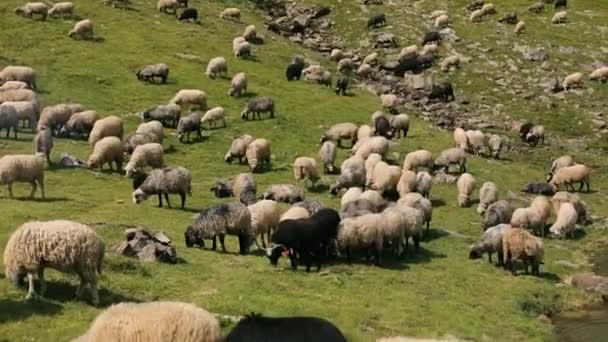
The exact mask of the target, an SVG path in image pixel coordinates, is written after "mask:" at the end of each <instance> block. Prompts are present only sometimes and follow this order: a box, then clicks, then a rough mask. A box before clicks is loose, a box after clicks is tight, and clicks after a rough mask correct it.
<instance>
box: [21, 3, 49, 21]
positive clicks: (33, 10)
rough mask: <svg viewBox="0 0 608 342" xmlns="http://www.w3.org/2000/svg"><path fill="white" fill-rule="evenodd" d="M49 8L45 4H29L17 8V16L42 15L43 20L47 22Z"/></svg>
mask: <svg viewBox="0 0 608 342" xmlns="http://www.w3.org/2000/svg"><path fill="white" fill-rule="evenodd" d="M48 10H49V7H48V6H47V4H45V3H44V2H28V3H26V4H25V5H23V6H20V7H17V8H15V13H16V14H21V15H25V16H28V17H33V16H34V14H36V15H40V16H41V19H42V20H46V16H47V14H48Z"/></svg>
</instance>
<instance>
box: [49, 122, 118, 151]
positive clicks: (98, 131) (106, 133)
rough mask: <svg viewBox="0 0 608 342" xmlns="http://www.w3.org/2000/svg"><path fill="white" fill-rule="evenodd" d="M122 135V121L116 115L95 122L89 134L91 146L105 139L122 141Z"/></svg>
mask: <svg viewBox="0 0 608 342" xmlns="http://www.w3.org/2000/svg"><path fill="white" fill-rule="evenodd" d="M40 121H42V120H40ZM122 135H123V121H122V119H121V118H119V117H118V116H114V115H110V116H106V117H105V118H103V119H99V120H97V121H95V124H94V125H93V129H92V130H91V133H90V134H89V145H91V146H94V145H95V143H96V142H98V141H99V140H101V139H103V138H105V137H118V138H119V139H122Z"/></svg>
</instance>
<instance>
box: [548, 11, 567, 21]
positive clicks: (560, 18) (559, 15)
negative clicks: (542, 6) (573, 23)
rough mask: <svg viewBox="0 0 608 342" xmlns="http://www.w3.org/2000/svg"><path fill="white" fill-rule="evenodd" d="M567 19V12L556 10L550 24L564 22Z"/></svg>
mask: <svg viewBox="0 0 608 342" xmlns="http://www.w3.org/2000/svg"><path fill="white" fill-rule="evenodd" d="M567 21H568V12H566V11H561V12H557V13H555V15H553V18H551V23H552V24H565V23H566V22H567Z"/></svg>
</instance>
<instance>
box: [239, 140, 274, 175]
mask: <svg viewBox="0 0 608 342" xmlns="http://www.w3.org/2000/svg"><path fill="white" fill-rule="evenodd" d="M245 157H246V158H247V163H248V164H249V169H250V171H251V172H255V171H258V170H260V169H261V168H262V166H264V167H266V168H270V142H269V141H268V140H266V139H261V138H258V139H255V140H254V141H252V142H251V143H250V144H249V145H248V146H247V150H245Z"/></svg>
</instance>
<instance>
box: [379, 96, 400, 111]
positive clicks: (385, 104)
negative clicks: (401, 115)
mask: <svg viewBox="0 0 608 342" xmlns="http://www.w3.org/2000/svg"><path fill="white" fill-rule="evenodd" d="M380 101H381V102H382V108H385V109H386V110H388V111H389V112H393V111H394V110H396V109H397V108H396V107H397V104H398V101H399V99H398V98H397V96H396V95H393V94H382V96H380Z"/></svg>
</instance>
